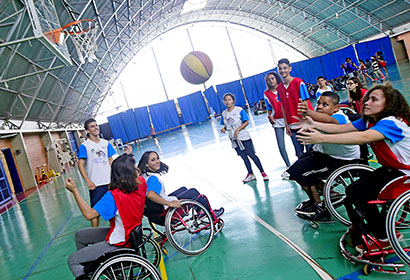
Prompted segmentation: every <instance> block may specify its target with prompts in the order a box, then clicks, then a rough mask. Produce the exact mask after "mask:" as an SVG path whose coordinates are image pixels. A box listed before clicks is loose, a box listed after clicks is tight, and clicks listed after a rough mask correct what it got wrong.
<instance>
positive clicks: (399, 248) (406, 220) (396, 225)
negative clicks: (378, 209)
mask: <svg viewBox="0 0 410 280" xmlns="http://www.w3.org/2000/svg"><path fill="white" fill-rule="evenodd" d="M386 228H387V236H388V238H389V241H390V244H391V245H392V247H393V250H394V251H395V252H396V254H397V256H398V257H399V258H400V259H401V260H402V261H403V262H404V263H406V264H407V265H409V266H410V256H409V255H408V252H409V248H410V191H407V192H405V193H403V194H402V195H401V196H399V197H398V198H397V199H396V200H395V201H394V202H393V204H392V205H391V207H390V209H389V212H388V215H387V220H386ZM397 233H400V234H401V235H402V238H400V240H399V238H398V236H397Z"/></svg>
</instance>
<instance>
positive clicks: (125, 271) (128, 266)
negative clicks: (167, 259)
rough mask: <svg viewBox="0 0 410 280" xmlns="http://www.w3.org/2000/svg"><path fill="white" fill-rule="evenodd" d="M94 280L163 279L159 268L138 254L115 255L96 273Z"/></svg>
mask: <svg viewBox="0 0 410 280" xmlns="http://www.w3.org/2000/svg"><path fill="white" fill-rule="evenodd" d="M92 279H93V280H97V279H98V280H128V279H133V280H161V276H160V274H159V272H158V270H157V269H156V268H155V267H154V266H153V265H152V264H151V263H150V262H148V261H147V260H145V259H144V258H142V257H140V256H136V255H119V256H114V257H112V258H110V259H109V260H107V261H106V262H104V263H103V264H102V265H101V266H100V267H99V268H98V269H97V270H96V272H95V273H94V275H93V277H92Z"/></svg>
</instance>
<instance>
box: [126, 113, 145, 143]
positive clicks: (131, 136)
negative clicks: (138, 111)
mask: <svg viewBox="0 0 410 280" xmlns="http://www.w3.org/2000/svg"><path fill="white" fill-rule="evenodd" d="M121 120H122V123H123V124H124V129H125V132H126V134H127V138H128V141H133V140H136V139H139V138H141V137H140V135H139V133H138V126H137V119H136V118H135V114H134V110H133V109H129V110H127V111H125V112H122V113H121Z"/></svg>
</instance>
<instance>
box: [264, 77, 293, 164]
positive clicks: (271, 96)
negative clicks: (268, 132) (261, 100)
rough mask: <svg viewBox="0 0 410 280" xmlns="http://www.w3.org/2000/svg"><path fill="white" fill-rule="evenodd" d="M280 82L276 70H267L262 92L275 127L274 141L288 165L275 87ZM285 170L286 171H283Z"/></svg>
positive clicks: (283, 130) (279, 104) (283, 124)
mask: <svg viewBox="0 0 410 280" xmlns="http://www.w3.org/2000/svg"><path fill="white" fill-rule="evenodd" d="M280 82H282V78H281V77H280V76H279V74H278V73H276V72H269V73H268V74H267V75H266V77H265V83H266V90H265V92H264V97H265V103H266V109H267V110H268V119H269V122H270V123H271V124H272V127H273V128H274V129H275V135H276V142H277V143H278V148H279V152H280V155H281V156H282V159H283V161H284V162H285V164H286V167H289V166H290V161H289V158H288V154H287V152H286V147H285V119H284V118H283V112H282V103H280V102H279V101H278V92H277V90H276V87H277V86H278V84H279V83H280ZM285 172H286V171H285Z"/></svg>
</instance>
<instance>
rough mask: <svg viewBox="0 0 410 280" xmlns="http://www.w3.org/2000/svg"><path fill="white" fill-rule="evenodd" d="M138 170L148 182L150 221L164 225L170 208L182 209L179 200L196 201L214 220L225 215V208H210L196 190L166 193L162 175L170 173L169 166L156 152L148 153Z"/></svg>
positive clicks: (179, 190)
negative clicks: (166, 211) (166, 212)
mask: <svg viewBox="0 0 410 280" xmlns="http://www.w3.org/2000/svg"><path fill="white" fill-rule="evenodd" d="M138 168H139V169H140V170H141V171H142V174H143V176H144V178H145V180H146V182H147V198H148V199H147V201H146V205H147V206H146V209H145V212H144V214H145V215H146V216H147V217H149V219H150V220H151V221H152V222H154V223H156V224H159V225H164V220H165V210H167V208H168V207H175V208H179V207H181V202H180V201H179V199H194V200H196V201H198V202H199V203H201V204H202V205H204V206H205V208H206V209H207V210H208V211H209V213H211V215H212V216H213V218H214V219H215V218H218V217H220V216H221V215H222V214H223V213H224V208H223V207H221V208H219V209H217V210H212V209H211V208H210V205H209V202H208V200H207V198H206V197H205V196H204V195H201V194H200V193H199V192H198V191H197V190H196V189H195V188H191V189H187V188H186V187H181V188H179V189H177V190H176V191H174V192H172V193H170V194H169V195H167V194H166V192H165V186H164V183H163V182H162V181H161V178H160V177H161V174H165V173H167V172H168V165H166V164H165V163H163V162H161V161H160V160H159V155H158V154H157V153H156V152H154V151H147V152H145V153H144V154H143V155H142V156H141V159H140V161H139V162H138Z"/></svg>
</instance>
